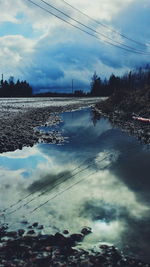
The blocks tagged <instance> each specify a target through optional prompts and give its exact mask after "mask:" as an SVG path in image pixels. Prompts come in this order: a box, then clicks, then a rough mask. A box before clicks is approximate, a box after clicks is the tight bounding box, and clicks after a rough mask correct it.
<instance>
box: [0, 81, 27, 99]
mask: <svg viewBox="0 0 150 267" xmlns="http://www.w3.org/2000/svg"><path fill="white" fill-rule="evenodd" d="M30 96H32V88H31V86H30V85H29V84H28V83H27V82H26V81H20V80H18V81H17V82H16V83H14V81H13V79H10V80H9V81H7V80H5V81H3V80H1V83H0V97H30Z"/></svg>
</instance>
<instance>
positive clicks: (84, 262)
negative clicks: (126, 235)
mask: <svg viewBox="0 0 150 267" xmlns="http://www.w3.org/2000/svg"><path fill="white" fill-rule="evenodd" d="M42 228H43V226H39V225H38V223H34V224H33V225H32V226H30V230H28V231H27V232H25V230H23V229H19V230H18V231H15V232H10V231H8V229H7V227H6V226H1V228H0V259H1V262H0V266H1V267H6V266H7V267H8V266H9V267H19V266H20V267H21V266H30V267H32V266H33V267H43V266H44V267H50V266H51V267H54V266H55V267H69V266H70V267H73V266H75V267H92V266H93V267H106V266H107V267H108V266H114V267H117V266H122V267H129V266H134V267H138V266H142V267H149V266H150V264H146V263H144V262H142V261H140V260H136V259H132V258H129V257H126V256H124V255H123V253H120V252H119V251H118V250H117V249H116V248H115V247H114V246H108V245H100V246H99V250H98V251H97V252H94V250H88V251H87V250H84V249H79V248H77V247H76V245H77V244H79V243H82V241H83V239H84V238H85V236H86V235H88V234H90V233H91V229H90V228H88V227H87V228H83V229H82V230H81V233H79V234H71V235H70V234H69V232H68V230H64V232H63V234H62V233H56V234H55V235H50V234H49V235H48V234H47V235H44V234H40V233H37V232H36V229H42Z"/></svg>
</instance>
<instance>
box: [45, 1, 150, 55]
mask: <svg viewBox="0 0 150 267" xmlns="http://www.w3.org/2000/svg"><path fill="white" fill-rule="evenodd" d="M40 1H41V2H42V3H44V4H46V5H47V6H49V7H51V8H53V9H54V10H56V11H58V12H59V13H61V14H62V15H64V16H65V17H67V18H69V19H71V20H73V21H74V22H77V23H78V24H80V25H81V26H83V27H85V28H87V29H88V30H90V31H92V32H94V33H96V34H98V35H101V36H103V37H104V38H106V39H108V40H110V41H113V42H115V43H116V44H119V45H121V46H124V47H125V48H127V49H131V50H133V51H136V52H139V53H144V54H147V55H148V54H149V53H147V52H145V51H142V50H138V49H135V48H134V47H131V46H128V45H125V44H123V43H121V42H119V41H114V40H113V39H112V38H110V37H108V36H107V35H105V34H103V33H101V32H99V31H96V30H95V29H93V28H91V27H89V26H87V25H85V24H84V23H82V22H80V21H79V20H76V19H74V18H73V17H71V16H70V15H68V14H66V13H65V12H63V11H61V10H60V9H58V8H56V7H55V6H54V5H51V4H49V3H47V2H46V1H45V0H40ZM149 55H150V54H149Z"/></svg>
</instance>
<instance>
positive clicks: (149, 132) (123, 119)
mask: <svg viewBox="0 0 150 267" xmlns="http://www.w3.org/2000/svg"><path fill="white" fill-rule="evenodd" d="M93 114H94V119H100V118H101V117H104V116H105V117H107V118H108V119H109V120H110V122H111V123H112V124H113V125H114V126H117V127H120V128H121V129H122V130H124V131H126V132H128V133H129V134H130V135H133V136H135V137H136V138H137V139H138V140H140V141H141V142H142V143H144V144H150V123H149V122H142V121H137V120H134V119H133V118H132V115H129V114H126V113H125V112H122V111H119V110H115V111H112V112H108V113H105V112H103V111H102V109H99V108H97V107H94V109H93Z"/></svg>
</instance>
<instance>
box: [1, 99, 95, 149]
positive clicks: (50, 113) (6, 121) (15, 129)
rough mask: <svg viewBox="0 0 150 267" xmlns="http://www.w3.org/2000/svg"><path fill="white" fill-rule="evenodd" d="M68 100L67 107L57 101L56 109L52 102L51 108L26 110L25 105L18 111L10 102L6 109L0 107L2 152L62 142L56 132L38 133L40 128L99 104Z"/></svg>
mask: <svg viewBox="0 0 150 267" xmlns="http://www.w3.org/2000/svg"><path fill="white" fill-rule="evenodd" d="M67 100H68V104H65V105H64V103H63V101H62V104H61V105H59V106H58V105H57V101H56V105H55V106H51V102H49V106H48V105H47V106H46V107H41V106H40V107H32V106H31V107H30V108H25V107H24V106H25V105H24V104H22V108H21V107H20V108H19V109H18V110H17V111H15V112H14V111H13V109H14V110H15V104H14V103H13V105H12V106H11V107H10V106H9V103H8V104H7V103H6V104H5V109H2V108H1V107H0V112H1V114H0V153H3V152H7V151H15V150H17V149H22V148H23V147H24V146H33V145H34V144H36V143H38V142H44V143H61V142H63V141H64V138H63V137H62V136H61V135H60V133H58V132H57V131H50V132H47V133H45V132H43V131H39V130H38V129H37V127H39V126H52V125H56V124H58V123H59V122H60V117H59V113H62V112H65V111H71V110H75V109H79V108H82V107H89V106H92V105H94V104H95V103H96V101H97V100H95V99H93V100H91V99H90V100H89V99H85V100H83V101H82V100H80V101H79V100H78V99H77V100H74V101H70V100H69V99H67ZM45 101H47V100H45ZM43 102H44V100H43ZM53 102H54V101H53ZM75 102H76V103H75ZM23 103H24V102H23ZM41 103H42V102H41ZM47 103H48V101H47ZM31 104H32V103H31Z"/></svg>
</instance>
